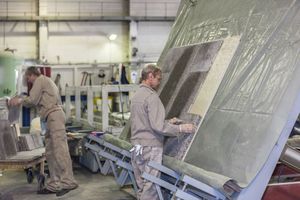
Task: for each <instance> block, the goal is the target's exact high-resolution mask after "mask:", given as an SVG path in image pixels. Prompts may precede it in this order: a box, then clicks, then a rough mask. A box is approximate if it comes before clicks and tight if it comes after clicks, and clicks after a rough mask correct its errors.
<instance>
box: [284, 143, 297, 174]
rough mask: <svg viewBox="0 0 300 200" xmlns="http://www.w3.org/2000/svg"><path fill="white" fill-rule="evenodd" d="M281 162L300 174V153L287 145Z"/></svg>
mask: <svg viewBox="0 0 300 200" xmlns="http://www.w3.org/2000/svg"><path fill="white" fill-rule="evenodd" d="M280 161H281V162H282V163H284V164H286V165H287V166H289V167H291V168H293V169H295V170H297V171H298V172H300V151H298V150H297V149H295V148H292V147H291V146H289V145H285V147H284V150H283V152H282V154H281V156H280Z"/></svg>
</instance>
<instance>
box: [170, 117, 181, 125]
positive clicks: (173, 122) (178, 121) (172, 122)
mask: <svg viewBox="0 0 300 200" xmlns="http://www.w3.org/2000/svg"><path fill="white" fill-rule="evenodd" d="M169 123H170V124H176V125H179V124H182V123H183V121H182V120H181V119H178V118H176V117H173V118H172V119H169Z"/></svg>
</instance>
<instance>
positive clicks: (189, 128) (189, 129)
mask: <svg viewBox="0 0 300 200" xmlns="http://www.w3.org/2000/svg"><path fill="white" fill-rule="evenodd" d="M179 126H180V132H181V133H195V131H196V128H197V127H196V126H195V125H194V124H180V125H179Z"/></svg>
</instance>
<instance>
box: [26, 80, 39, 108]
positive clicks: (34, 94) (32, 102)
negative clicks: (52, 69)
mask: <svg viewBox="0 0 300 200" xmlns="http://www.w3.org/2000/svg"><path fill="white" fill-rule="evenodd" d="M41 97H42V79H39V78H37V79H36V80H35V81H34V83H33V86H32V88H31V90H30V95H29V96H26V97H23V98H22V103H23V104H24V105H25V106H36V105H37V104H38V103H39V102H40V99H41Z"/></svg>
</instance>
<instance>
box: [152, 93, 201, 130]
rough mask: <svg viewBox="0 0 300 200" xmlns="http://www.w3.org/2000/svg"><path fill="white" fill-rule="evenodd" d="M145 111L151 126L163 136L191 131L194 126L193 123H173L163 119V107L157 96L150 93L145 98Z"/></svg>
mask: <svg viewBox="0 0 300 200" xmlns="http://www.w3.org/2000/svg"><path fill="white" fill-rule="evenodd" d="M147 111H148V117H149V122H150V126H151V128H152V129H153V130H154V131H155V132H157V133H159V134H162V135H165V136H178V135H179V133H193V132H195V126H194V125H193V124H180V125H175V124H171V123H169V122H168V121H167V120H165V108H164V107H163V105H162V103H161V101H160V99H159V98H157V96H155V95H151V96H150V97H149V99H147Z"/></svg>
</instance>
